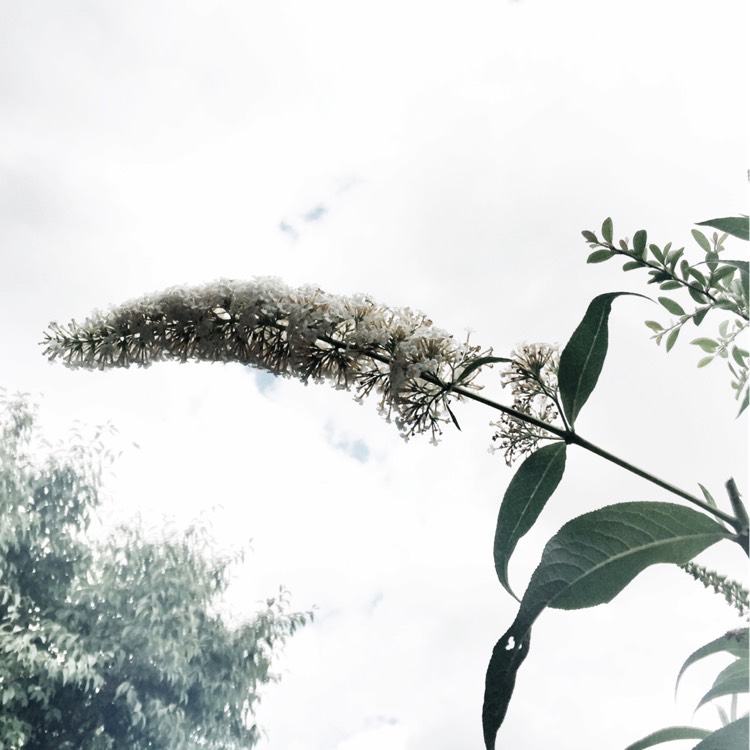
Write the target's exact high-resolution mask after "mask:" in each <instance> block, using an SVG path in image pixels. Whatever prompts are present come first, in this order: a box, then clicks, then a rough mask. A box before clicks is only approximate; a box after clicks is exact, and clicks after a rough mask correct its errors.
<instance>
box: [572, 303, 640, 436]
mask: <svg viewBox="0 0 750 750" xmlns="http://www.w3.org/2000/svg"><path fill="white" fill-rule="evenodd" d="M623 294H630V292H609V293H607V294H600V295H599V296H598V297H594V299H593V300H592V301H591V304H590V305H589V307H588V310H586V314H585V315H584V316H583V320H582V321H581V322H580V324H579V325H578V328H576V329H575V331H574V332H573V335H572V336H571V337H570V341H568V343H567V344H566V346H565V348H564V349H563V351H562V354H561V355H560V367H559V368H558V373H557V379H558V385H559V388H560V398H561V400H562V405H563V410H564V411H565V416H566V417H567V418H568V422H569V423H570V424H571V425H573V423H574V422H575V421H576V417H577V416H578V412H579V411H581V408H582V407H583V405H584V404H585V403H586V401H587V400H588V397H589V396H590V395H591V392H592V391H593V390H594V386H596V382H597V380H598V379H599V374H600V373H601V371H602V366H603V365H604V358H605V357H606V356H607V345H608V341H609V332H608V329H607V321H608V319H609V313H610V310H611V309H612V301H613V300H614V299H615V298H616V297H619V296H621V295H623ZM636 296H638V297H640V296H642V295H636Z"/></svg>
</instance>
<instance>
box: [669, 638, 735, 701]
mask: <svg viewBox="0 0 750 750" xmlns="http://www.w3.org/2000/svg"><path fill="white" fill-rule="evenodd" d="M721 652H727V653H729V654H732V656H737V657H745V658H748V628H744V629H739V630H730V631H728V632H727V633H724V635H722V636H721V637H719V638H716V640H713V641H711V642H710V643H707V644H706V645H705V646H701V647H700V648H699V649H696V650H695V651H693V653H692V654H690V656H688V658H687V659H685V663H684V664H683V665H682V667H680V673H679V674H678V675H677V681H676V682H675V686H674V692H675V695H676V694H677V688H679V686H680V680H681V679H682V675H683V674H685V670H686V669H687V668H688V667H689V666H691V665H693V664H695V662H697V661H700V660H701V659H705V657H707V656H711V654H718V653H721Z"/></svg>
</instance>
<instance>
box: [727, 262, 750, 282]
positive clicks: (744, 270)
mask: <svg viewBox="0 0 750 750" xmlns="http://www.w3.org/2000/svg"><path fill="white" fill-rule="evenodd" d="M724 263H725V265H727V266H734V267H735V268H736V269H737V270H738V271H739V272H740V279H741V281H742V286H743V287H745V289H747V284H748V278H749V277H750V263H748V262H747V261H746V260H725V261H724Z"/></svg>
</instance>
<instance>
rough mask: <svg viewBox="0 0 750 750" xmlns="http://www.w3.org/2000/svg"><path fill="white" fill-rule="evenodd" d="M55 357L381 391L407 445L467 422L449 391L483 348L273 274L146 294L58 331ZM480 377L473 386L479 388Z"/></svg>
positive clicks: (51, 342) (51, 334)
mask: <svg viewBox="0 0 750 750" xmlns="http://www.w3.org/2000/svg"><path fill="white" fill-rule="evenodd" d="M44 343H45V345H46V348H45V353H46V354H47V356H48V357H49V358H50V359H51V360H54V359H60V360H62V361H63V362H64V364H66V365H67V366H69V367H83V368H89V369H104V368H109V367H128V366H130V365H140V366H144V367H146V366H148V365H150V364H151V363H153V362H156V361H159V360H177V361H180V362H186V361H188V360H198V361H210V362H238V363H240V364H244V365H251V366H253V367H257V368H260V369H262V370H266V371H268V372H271V373H273V374H275V375H283V376H287V377H295V378H298V379H299V380H302V381H303V382H305V383H306V382H308V381H310V380H312V381H324V380H327V381H330V382H331V383H332V384H333V385H334V386H335V387H337V388H345V389H350V388H352V387H353V388H354V389H355V390H356V392H357V397H358V398H360V399H361V398H364V397H366V396H368V395H369V394H370V393H371V392H373V391H375V392H376V393H378V394H379V395H380V403H379V407H380V411H381V412H382V413H383V414H384V416H385V417H386V418H387V419H389V420H390V419H391V418H393V419H394V421H395V422H396V424H397V426H398V428H399V430H400V432H401V434H402V435H404V436H405V437H409V436H411V435H413V434H415V433H421V432H426V431H430V432H431V434H432V437H433V440H434V439H435V438H436V437H437V435H439V434H440V433H441V424H442V423H444V422H447V421H449V420H451V419H452V420H453V421H455V419H454V418H453V416H452V414H451V412H450V400H449V395H450V396H452V397H453V398H456V399H459V398H460V396H458V395H457V394H455V393H454V394H450V393H449V385H450V384H451V383H452V382H453V381H454V380H455V379H456V376H457V373H459V372H460V371H462V370H463V369H464V368H465V367H466V365H467V364H468V363H469V362H470V361H472V360H474V359H476V356H477V353H478V352H479V347H476V346H471V345H469V343H468V341H466V342H464V343H458V342H457V341H456V340H454V339H453V337H452V336H450V335H449V334H448V333H446V332H445V331H444V330H442V329H440V328H436V327H434V326H433V325H432V322H431V321H430V320H429V319H428V318H426V317H425V316H424V315H422V314H421V313H418V312H415V311H413V310H410V309H408V308H389V307H385V306H383V305H379V304H377V303H376V302H374V301H373V300H372V299H370V298H369V297H366V296H364V295H355V296H352V297H344V296H337V295H333V294H326V293H325V292H323V291H321V290H320V289H318V288H316V287H314V286H305V287H301V288H298V289H295V288H291V287H288V286H286V285H284V284H283V283H282V282H281V281H279V280H277V279H273V278H258V279H254V280H252V281H228V280H223V281H217V282H215V283H213V284H208V285H206V286H200V287H189V288H185V287H180V288H174V289H170V290H167V291H165V292H163V293H161V294H154V295H149V296H146V297H142V298H141V299H137V300H134V301H131V302H128V303H126V304H124V305H120V306H118V307H115V308H113V309H112V310H110V311H109V312H107V313H100V314H96V315H93V316H91V317H89V318H87V319H86V320H84V321H83V322H82V323H76V322H75V321H71V323H70V324H68V325H67V326H63V325H59V324H57V323H52V324H51V325H50V327H49V331H48V332H47V334H46V338H45V341H44ZM476 374H477V371H474V372H472V374H471V376H470V377H468V378H466V379H464V380H462V382H461V385H462V386H463V387H475V388H476V386H472V384H471V381H472V380H473V378H474V376H475V375H476Z"/></svg>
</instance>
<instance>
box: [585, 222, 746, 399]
mask: <svg viewBox="0 0 750 750" xmlns="http://www.w3.org/2000/svg"><path fill="white" fill-rule="evenodd" d="M700 224H701V225H703V226H710V227H713V228H715V229H719V230H720V231H721V232H722V233H721V234H719V233H718V232H713V234H712V236H711V238H710V239H709V238H708V237H706V235H705V234H703V232H701V231H700V230H699V229H693V230H692V235H693V239H694V240H695V242H696V243H697V245H698V246H699V248H700V250H701V251H702V252H703V259H702V260H700V261H697V262H690V261H689V260H688V259H687V257H686V256H685V248H684V247H680V248H676V247H672V243H671V242H668V243H667V244H666V245H664V246H663V247H659V246H658V245H656V244H654V243H648V241H647V233H646V231H645V230H644V229H639V230H638V231H637V232H636V233H635V234H634V235H633V240H632V242H630V241H629V240H628V239H624V240H620V241H619V242H618V243H617V244H614V241H613V226H612V219H605V221H604V223H603V224H602V230H601V234H602V239H601V240H600V239H599V237H598V236H597V235H596V233H594V232H591V231H584V232H583V233H582V234H583V236H584V238H585V239H586V241H587V242H588V243H589V246H590V247H591V248H593V249H594V251H593V252H592V253H591V254H590V255H589V257H588V262H589V263H602V262H604V261H607V260H610V259H611V258H614V257H616V256H621V257H623V258H626V262H625V264H624V265H623V267H622V268H623V270H624V271H633V270H637V269H646V270H648V275H649V277H650V278H649V281H648V283H649V284H656V285H658V287H659V289H660V290H661V291H664V292H669V293H670V296H666V295H664V296H660V297H659V298H658V302H659V304H660V305H661V306H662V307H663V308H664V309H665V310H666V311H667V312H668V313H670V314H671V315H672V316H673V318H672V320H670V321H669V323H668V324H667V325H664V324H662V323H660V322H658V321H656V320H647V321H646V325H647V326H648V328H650V329H651V331H652V332H653V335H652V338H653V339H654V340H655V341H656V343H657V344H661V343H662V342H664V344H665V348H666V350H667V351H670V349H672V347H673V346H674V345H675V343H676V342H677V339H678V337H679V335H680V333H681V331H682V330H683V328H684V327H685V325H686V324H687V323H688V322H692V324H693V325H695V326H700V325H701V324H702V323H703V320H704V318H705V317H706V316H707V315H708V314H709V313H710V312H713V311H722V312H723V314H724V315H725V316H727V317H725V318H724V320H722V321H721V322H720V323H719V326H718V335H717V336H715V337H714V336H700V337H698V338H695V339H693V340H692V341H691V342H690V343H691V344H694V345H695V346H697V347H699V348H700V349H702V350H703V352H704V353H705V354H706V355H707V356H704V357H702V358H701V359H700V360H699V362H698V367H705V366H706V365H708V364H710V363H711V362H713V361H714V359H717V358H718V359H724V360H725V361H726V362H727V366H728V368H729V371H730V374H731V376H732V381H731V382H732V389H733V390H734V391H735V397H736V398H737V400H738V401H739V402H740V412H739V413H740V414H741V413H742V412H743V411H744V410H745V409H746V408H747V406H748V404H749V403H750V388H749V387H748V376H749V375H750V369H749V367H748V365H749V364H750V352H748V348H747V329H748V325H749V321H750V315H748V299H749V297H750V287H749V286H748V283H749V282H748V261H747V260H745V259H741V260H730V259H727V258H726V257H725V255H722V253H725V251H726V248H725V246H724V243H725V242H726V240H727V237H728V236H729V235H730V234H731V235H732V236H733V237H737V238H739V239H741V240H745V241H747V240H748V217H746V216H744V217H729V218H724V219H712V220H710V221H704V222H701V223H700ZM675 292H684V293H686V294H683V295H682V297H683V299H682V301H677V300H676V299H674V295H673V293H675ZM686 296H687V297H689V300H688V299H685V297H686ZM688 302H689V303H690V306H688V307H686V303H688ZM690 307H692V308H693V309H692V310H691V309H690Z"/></svg>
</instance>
